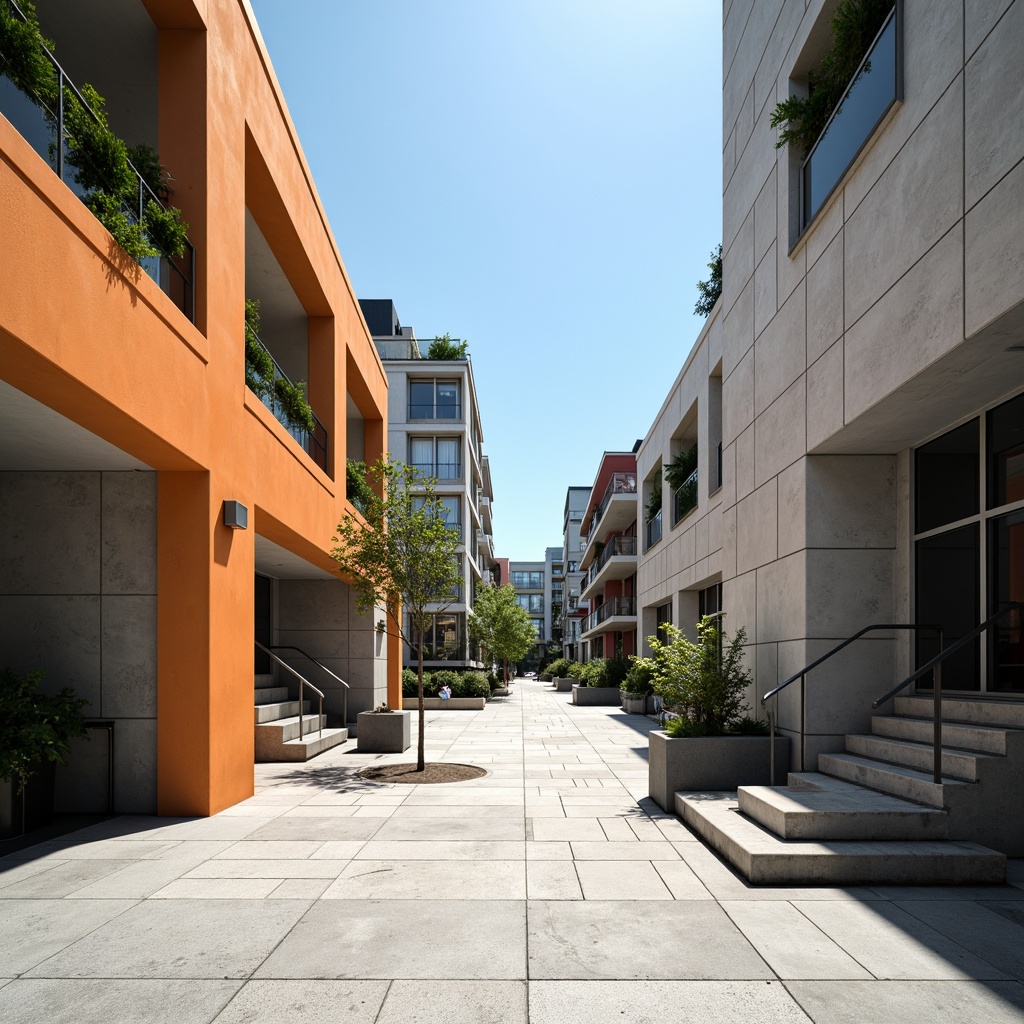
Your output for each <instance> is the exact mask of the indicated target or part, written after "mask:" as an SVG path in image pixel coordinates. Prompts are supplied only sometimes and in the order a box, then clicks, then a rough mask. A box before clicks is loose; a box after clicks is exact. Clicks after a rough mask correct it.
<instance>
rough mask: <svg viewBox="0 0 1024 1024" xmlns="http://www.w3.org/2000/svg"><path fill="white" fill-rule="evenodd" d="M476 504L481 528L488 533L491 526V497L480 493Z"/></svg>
mask: <svg viewBox="0 0 1024 1024" xmlns="http://www.w3.org/2000/svg"><path fill="white" fill-rule="evenodd" d="M478 504H479V507H480V522H481V524H482V526H483V528H484V529H485V530H487V532H488V533H490V532H491V529H492V527H493V521H492V518H491V499H490V498H488V497H487V495H485V494H482V495H480V499H479V502H478Z"/></svg>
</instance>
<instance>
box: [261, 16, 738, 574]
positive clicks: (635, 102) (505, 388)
mask: <svg viewBox="0 0 1024 1024" xmlns="http://www.w3.org/2000/svg"><path fill="white" fill-rule="evenodd" d="M252 5H253V8H254V10H255V12H256V17H257V20H258V22H259V25H260V29H261V31H262V33H263V37H264V39H265V41H266V44H267V48H268V50H269V51H270V56H271V60H272V61H273V63H274V67H275V69H276V71H277V75H278V78H279V79H280V81H281V85H282V88H283V90H284V94H285V99H286V101H287V104H288V107H289V110H290V111H291V115H292V118H293V119H294V121H295V125H296V127H297V129H298V133H299V138H300V140H301V142H302V146H303V149H304V150H305V153H306V158H307V160H308V161H309V165H310V167H311V169H312V171H313V176H314V178H315V180H316V184H317V189H318V191H319V193H320V197H321V200H322V202H323V204H324V207H325V209H326V211H327V216H328V218H329V219H330V222H331V227H332V229H333V231H334V235H335V238H336V239H337V242H338V246H339V248H340V250H341V255H342V258H343V259H344V261H345V265H346V267H347V269H348V272H349V275H350V277H351V279H352V283H353V286H354V287H355V290H356V294H357V295H358V296H359V297H360V298H371V299H381V298H391V299H393V300H394V302H395V305H396V307H397V309H398V314H399V316H400V317H401V320H402V323H403V324H407V325H411V326H412V327H413V328H414V329H415V331H416V334H417V336H418V337H420V338H430V337H433V336H434V335H436V334H444V333H446V332H448V333H450V334H451V335H452V337H457V338H466V339H468V340H469V342H470V352H471V354H472V358H473V372H474V374H475V377H476V383H477V391H478V394H479V398H480V410H481V416H482V419H483V429H484V451H485V452H487V454H489V456H490V460H491V470H492V476H493V480H494V492H495V493H494V539H495V546H496V549H497V553H498V554H499V555H504V556H507V557H510V558H513V559H541V558H543V557H544V548H545V547H546V546H548V545H551V544H560V543H561V533H562V508H563V504H564V501H565V489H566V487H567V486H569V485H570V484H573V485H575V484H584V485H585V484H590V483H591V482H592V481H593V478H594V474H595V472H596V470H597V465H598V461H599V459H600V456H601V452H602V451H605V450H610V451H622V450H626V451H628V450H629V449H631V448H632V446H633V444H634V442H635V441H636V440H637V438H639V437H642V436H643V435H644V434H645V433H646V431H647V429H648V427H649V426H650V424H651V421H652V420H653V418H654V415H655V414H656V413H657V411H658V409H659V408H660V406H661V403H662V401H663V400H664V398H665V395H666V393H667V391H668V388H669V386H670V385H671V383H672V381H673V380H674V379H675V376H676V374H677V373H678V372H679V368H680V367H681V366H682V363H683V360H684V359H685V357H686V355H687V353H688V352H689V350H690V348H691V346H692V343H693V341H694V339H695V338H696V336H697V333H698V332H699V330H700V328H701V326H702V324H703V321H702V320H701V319H699V318H697V317H695V316H694V315H693V304H694V302H695V301H696V299H697V291H696V282H697V280H698V279H701V278H705V277H707V273H708V272H707V262H708V259H709V253H710V251H711V249H712V248H713V247H714V246H716V245H717V244H718V242H719V241H720V240H721V230H722V228H721V224H722V216H721V193H722V188H721V179H722V158H721V153H722V127H721V125H722V113H721V81H722V71H721V60H722V57H721V53H722V44H721V32H722V30H721V19H722V10H721V4H720V3H718V2H715V0H252Z"/></svg>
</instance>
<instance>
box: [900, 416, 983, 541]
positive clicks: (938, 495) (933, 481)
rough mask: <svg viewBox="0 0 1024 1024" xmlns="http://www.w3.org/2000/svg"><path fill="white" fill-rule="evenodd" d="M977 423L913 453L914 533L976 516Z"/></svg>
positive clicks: (971, 423) (951, 432) (960, 428)
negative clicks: (914, 486)
mask: <svg viewBox="0 0 1024 1024" xmlns="http://www.w3.org/2000/svg"><path fill="white" fill-rule="evenodd" d="M978 444H979V440H978V420H971V422H970V423H965V424H964V425H963V426H962V427H957V428H956V430H951V431H950V432H949V433H948V434H943V435H942V437H937V438H936V439H935V440H934V441H930V442H929V443H928V444H925V445H922V446H921V447H920V448H918V449H917V451H916V452H915V480H916V482H917V491H916V494H915V506H916V520H917V532H918V533H924V532H925V531H926V530H934V529H935V528H936V527H938V526H944V525H945V524H946V523H955V522H956V521H957V520H958V519H966V518H967V517H968V516H973V515H977V513H978Z"/></svg>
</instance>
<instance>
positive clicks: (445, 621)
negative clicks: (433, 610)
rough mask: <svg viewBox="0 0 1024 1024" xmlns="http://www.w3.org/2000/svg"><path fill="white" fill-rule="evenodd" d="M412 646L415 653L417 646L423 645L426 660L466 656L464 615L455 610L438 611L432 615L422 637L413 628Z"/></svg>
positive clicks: (442, 659)
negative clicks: (463, 628)
mask: <svg viewBox="0 0 1024 1024" xmlns="http://www.w3.org/2000/svg"><path fill="white" fill-rule="evenodd" d="M410 646H411V647H412V650H413V654H414V655H415V652H416V649H417V647H419V646H422V648H423V659H424V661H444V660H450V659H455V658H464V657H465V649H464V647H463V644H462V616H461V615H459V614H457V613H455V612H438V613H437V614H436V615H431V616H430V621H429V623H428V625H427V628H426V629H425V630H424V631H423V637H422V638H420V637H419V636H417V633H416V630H415V628H414V629H413V630H412V643H411V644H410Z"/></svg>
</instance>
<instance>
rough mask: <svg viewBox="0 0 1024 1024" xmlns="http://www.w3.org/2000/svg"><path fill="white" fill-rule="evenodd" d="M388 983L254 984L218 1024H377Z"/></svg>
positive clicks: (301, 982) (221, 1016)
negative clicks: (342, 1022) (285, 1022)
mask: <svg viewBox="0 0 1024 1024" xmlns="http://www.w3.org/2000/svg"><path fill="white" fill-rule="evenodd" d="M387 991H388V984H387V982H385V981H250V982H248V983H247V984H246V985H245V986H244V987H243V988H242V989H241V990H240V991H239V992H238V994H237V995H236V996H235V997H234V999H232V1000H231V1002H230V1003H228V1005H227V1007H226V1008H225V1009H224V1010H223V1011H222V1012H221V1013H220V1015H219V1016H217V1017H216V1018H215V1021H216V1024H280V1022H284V1021H287V1022H288V1024H337V1022H338V1021H344V1022H345V1024H373V1022H374V1021H376V1020H377V1014H378V1013H379V1011H380V1008H381V1004H382V1003H383V1002H384V996H385V995H386V993H387Z"/></svg>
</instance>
